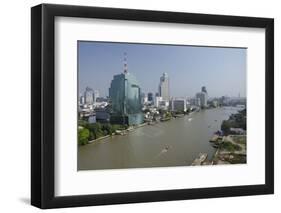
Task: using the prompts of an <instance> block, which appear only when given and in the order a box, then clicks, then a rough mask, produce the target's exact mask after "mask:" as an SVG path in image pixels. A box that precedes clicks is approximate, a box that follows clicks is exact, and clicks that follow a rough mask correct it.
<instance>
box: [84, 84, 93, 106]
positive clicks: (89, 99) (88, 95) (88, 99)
mask: <svg viewBox="0 0 281 213" xmlns="http://www.w3.org/2000/svg"><path fill="white" fill-rule="evenodd" d="M93 94H94V91H93V89H92V88H90V87H86V90H85V92H84V101H85V104H89V105H90V104H93V103H94V99H93Z"/></svg>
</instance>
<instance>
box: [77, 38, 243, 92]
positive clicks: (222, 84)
mask: <svg viewBox="0 0 281 213" xmlns="http://www.w3.org/2000/svg"><path fill="white" fill-rule="evenodd" d="M78 47H79V48H78V57H79V62H78V69H79V70H78V71H79V75H78V76H79V91H80V93H82V92H83V91H84V90H85V88H86V87H87V86H89V87H91V88H93V89H96V90H99V91H100V95H101V96H108V88H109V87H110V82H111V80H112V79H113V75H116V74H120V73H122V72H123V70H124V65H123V58H124V52H126V53H127V61H128V71H129V72H130V73H132V74H134V75H135V76H136V78H137V80H138V81H139V84H140V86H141V89H142V92H145V93H147V92H153V93H155V92H158V91H157V90H158V85H159V81H160V76H161V75H162V74H163V72H167V73H168V76H169V79H170V96H173V97H194V96H195V93H197V92H199V91H200V90H201V87H202V86H206V88H207V91H208V94H209V97H219V96H222V95H227V96H232V97H234V96H235V97H237V96H238V94H239V93H240V96H241V97H246V53H247V50H246V49H242V48H217V47H199V46H175V45H155V44H154V45H148V44H127V43H109V42H85V41H83V42H79V43H78Z"/></svg>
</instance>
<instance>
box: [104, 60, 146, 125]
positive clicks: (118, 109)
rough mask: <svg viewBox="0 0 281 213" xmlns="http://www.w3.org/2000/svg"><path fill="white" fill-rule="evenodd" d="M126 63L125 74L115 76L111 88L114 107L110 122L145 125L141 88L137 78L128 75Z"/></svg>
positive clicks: (110, 94) (110, 92) (110, 95)
mask: <svg viewBox="0 0 281 213" xmlns="http://www.w3.org/2000/svg"><path fill="white" fill-rule="evenodd" d="M124 61H125V62H124V73H122V74H119V75H114V77H113V80H112V81H111V85H110V88H109V98H110V101H111V107H112V114H111V116H110V122H111V123H119V124H128V125H137V124H141V123H143V113H142V104H141V88H140V86H139V83H138V82H137V79H136V77H135V76H134V75H132V74H131V73H128V71H127V64H126V60H125V59H124Z"/></svg>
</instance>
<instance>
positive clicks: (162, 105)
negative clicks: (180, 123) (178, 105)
mask: <svg viewBox="0 0 281 213" xmlns="http://www.w3.org/2000/svg"><path fill="white" fill-rule="evenodd" d="M158 108H159V109H164V110H168V109H169V101H166V100H161V101H159V102H158Z"/></svg>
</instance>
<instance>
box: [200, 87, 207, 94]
mask: <svg viewBox="0 0 281 213" xmlns="http://www.w3.org/2000/svg"><path fill="white" fill-rule="evenodd" d="M201 92H205V93H207V94H208V92H207V89H206V87H205V86H203V87H202V88H201Z"/></svg>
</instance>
